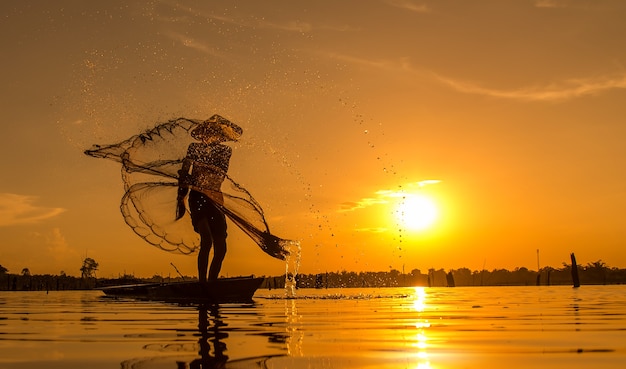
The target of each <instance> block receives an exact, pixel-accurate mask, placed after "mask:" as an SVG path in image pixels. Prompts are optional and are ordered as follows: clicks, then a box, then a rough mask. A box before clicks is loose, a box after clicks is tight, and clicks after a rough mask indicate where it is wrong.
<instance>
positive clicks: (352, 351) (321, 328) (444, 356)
mask: <svg viewBox="0 0 626 369" xmlns="http://www.w3.org/2000/svg"><path fill="white" fill-rule="evenodd" d="M625 364H626V286H583V287H581V288H579V289H573V288H570V287H564V286H561V287H474V288H381V289H328V290H298V291H297V293H296V298H285V293H284V291H282V290H281V291H278V290H271V291H270V290H259V291H257V294H256V295H255V303H254V304H247V305H223V306H220V307H219V308H217V309H211V308H209V309H204V308H199V307H198V306H178V305H172V304H164V303H156V302H141V301H134V300H116V299H111V298H106V297H104V296H103V294H102V293H101V292H99V291H73V292H49V293H46V292H0V368H2V369H14V368H22V369H24V368H63V369H71V368H133V369H141V368H145V369H156V368H172V369H182V368H190V369H191V368H196V367H197V368H204V369H206V368H410V369H418V368H419V369H424V368H433V369H434V368H537V367H539V368H561V367H563V368H565V367H567V368H589V367H593V368H622V367H624V365H625Z"/></svg>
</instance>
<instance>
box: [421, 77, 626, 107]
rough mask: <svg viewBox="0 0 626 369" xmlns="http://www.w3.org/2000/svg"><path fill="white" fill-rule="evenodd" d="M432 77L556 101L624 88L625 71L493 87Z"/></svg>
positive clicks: (497, 93) (465, 88)
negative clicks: (544, 82)
mask: <svg viewBox="0 0 626 369" xmlns="http://www.w3.org/2000/svg"><path fill="white" fill-rule="evenodd" d="M433 76H435V78H436V79H437V80H438V81H439V82H441V83H443V84H445V85H447V86H448V87H451V88H452V89H454V90H456V91H459V92H463V93H468V94H477V95H484V96H490V97H496V98H502V99H512V100H521V101H559V100H569V99H574V98H579V97H583V96H588V95H596V94H600V93H603V92H607V91H610V90H616V89H624V88H626V74H624V73H622V74H619V75H614V76H600V77H595V78H593V77H589V78H576V79H568V80H563V81H560V82H554V83H550V84H546V85H537V86H527V87H520V88H517V89H508V90H507V89H492V88H488V87H484V86H481V85H480V84H477V83H472V82H467V81H461V80H455V79H452V78H448V77H444V76H441V75H438V74H436V73H433Z"/></svg>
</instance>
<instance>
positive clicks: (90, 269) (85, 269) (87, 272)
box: [80, 258, 98, 278]
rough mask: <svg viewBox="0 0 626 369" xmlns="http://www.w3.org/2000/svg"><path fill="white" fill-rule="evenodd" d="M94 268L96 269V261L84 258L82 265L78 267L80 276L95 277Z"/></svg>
mask: <svg viewBox="0 0 626 369" xmlns="http://www.w3.org/2000/svg"><path fill="white" fill-rule="evenodd" d="M96 270H98V263H97V262H96V261H95V260H94V259H92V258H85V260H83V266H82V267H80V275H81V278H91V277H93V278H95V277H96Z"/></svg>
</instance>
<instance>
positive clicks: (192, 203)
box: [189, 190, 226, 238]
mask: <svg viewBox="0 0 626 369" xmlns="http://www.w3.org/2000/svg"><path fill="white" fill-rule="evenodd" d="M189 211H190V212H191V224H193V229H194V230H195V231H196V232H198V233H199V229H198V223H199V222H200V220H202V219H207V220H208V223H209V228H210V229H211V234H212V235H213V237H214V238H218V237H223V238H226V216H225V215H224V213H222V212H221V211H220V209H218V208H217V207H216V206H215V205H214V204H213V202H212V201H211V200H210V199H209V198H208V197H207V196H206V195H205V194H203V193H201V192H198V191H194V190H191V191H189Z"/></svg>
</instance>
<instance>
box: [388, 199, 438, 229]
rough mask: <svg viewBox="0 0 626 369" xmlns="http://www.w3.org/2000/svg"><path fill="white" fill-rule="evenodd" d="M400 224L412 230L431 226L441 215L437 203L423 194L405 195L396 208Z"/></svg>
mask: <svg viewBox="0 0 626 369" xmlns="http://www.w3.org/2000/svg"><path fill="white" fill-rule="evenodd" d="M395 215H396V219H397V221H398V222H399V223H400V225H401V226H402V227H403V228H405V229H407V230H412V231H423V230H425V229H427V228H430V227H431V226H432V225H433V224H434V223H435V222H436V221H437V218H438V217H439V210H438V208H437V204H436V203H435V202H434V201H433V200H432V199H431V198H429V197H426V196H423V195H406V196H404V197H403V198H402V199H401V200H400V202H399V203H398V205H397V206H396V209H395Z"/></svg>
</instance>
